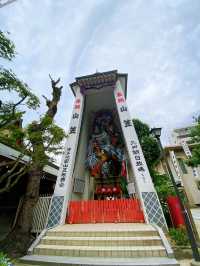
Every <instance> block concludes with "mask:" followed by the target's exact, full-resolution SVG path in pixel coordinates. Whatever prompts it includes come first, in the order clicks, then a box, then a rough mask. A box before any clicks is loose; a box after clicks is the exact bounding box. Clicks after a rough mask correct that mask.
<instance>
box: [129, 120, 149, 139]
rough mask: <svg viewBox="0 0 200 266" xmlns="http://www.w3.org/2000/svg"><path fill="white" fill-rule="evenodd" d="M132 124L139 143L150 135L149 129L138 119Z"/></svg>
mask: <svg viewBox="0 0 200 266" xmlns="http://www.w3.org/2000/svg"><path fill="white" fill-rule="evenodd" d="M133 124H134V127H135V130H136V132H137V136H138V139H139V141H140V142H141V141H142V139H143V138H144V137H145V136H147V137H148V136H149V135H150V129H149V126H148V125H147V124H145V123H143V122H142V121H140V120H139V119H133Z"/></svg>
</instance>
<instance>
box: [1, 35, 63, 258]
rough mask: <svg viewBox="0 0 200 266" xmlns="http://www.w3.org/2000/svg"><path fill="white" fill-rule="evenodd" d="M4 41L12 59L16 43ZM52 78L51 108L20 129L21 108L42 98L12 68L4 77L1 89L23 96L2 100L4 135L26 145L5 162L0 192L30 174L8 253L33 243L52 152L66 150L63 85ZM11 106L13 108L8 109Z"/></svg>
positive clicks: (5, 54)
mask: <svg viewBox="0 0 200 266" xmlns="http://www.w3.org/2000/svg"><path fill="white" fill-rule="evenodd" d="M1 34H2V33H1ZM1 36H3V35H1ZM3 37H5V36H3ZM3 40H5V45H2V46H0V47H1V48H0V49H1V50H0V54H2V55H3V57H4V58H5V59H9V60H11V58H12V57H13V56H14V55H13V54H14V52H13V49H14V46H13V45H12V43H11V42H9V40H8V39H6V38H4V39H3ZM4 46H6V47H7V48H6V47H4ZM50 79H51V87H52V98H51V99H47V98H46V97H45V96H44V98H45V101H46V106H47V111H46V112H45V113H44V114H43V115H42V116H41V117H40V119H38V120H37V121H32V122H30V123H29V124H28V125H27V127H25V128H23V129H21V128H20V129H19V128H17V127H15V126H14V125H15V121H16V119H17V120H19V119H21V118H22V116H23V113H24V111H21V110H20V109H19V107H21V104H22V102H23V103H25V104H26V106H27V107H30V108H32V109H35V108H36V107H37V106H38V104H39V100H38V99H37V97H35V96H34V95H33V94H32V93H31V92H30V91H29V88H28V86H27V85H26V84H24V83H22V82H21V81H20V80H18V79H17V78H16V76H15V75H14V74H13V73H12V72H11V71H7V70H2V74H1V76H0V89H2V90H6V91H7V92H10V93H11V92H13V91H15V92H17V94H18V96H19V97H21V100H20V101H17V102H16V103H13V102H10V103H2V102H1V113H0V114H1V116H0V122H1V123H2V124H1V128H0V133H1V135H0V136H1V139H5V140H6V141H7V142H13V143H15V141H16V139H17V138H19V136H20V139H21V142H22V145H20V146H18V147H17V149H18V151H19V152H20V154H19V156H18V158H17V159H16V160H15V161H12V162H2V164H4V165H6V164H7V166H8V168H7V170H6V171H4V173H2V175H1V176H0V184H1V185H2V187H1V189H0V192H1V193H3V192H6V191H9V189H10V188H12V187H13V186H14V185H15V184H16V183H17V182H18V180H19V178H20V177H21V176H23V175H24V174H25V173H27V175H28V179H27V187H26V192H25V195H24V200H23V204H22V207H21V210H20V212H19V215H18V220H17V222H16V225H15V228H14V229H13V230H12V232H10V233H9V234H8V236H7V238H6V239H5V240H3V242H2V243H1V245H0V246H1V248H2V249H3V250H5V251H6V252H8V253H10V251H11V252H12V253H14V254H16V253H18V254H22V253H24V252H25V251H26V250H27V248H28V247H29V246H30V241H31V226H32V215H33V208H34V206H35V205H36V203H37V201H38V197H39V188H40V179H41V177H42V174H43V168H44V166H45V165H47V164H48V163H49V162H51V161H53V158H52V155H57V154H59V153H60V152H61V150H62V145H61V142H62V140H63V138H64V137H65V133H64V131H63V129H62V128H60V127H59V126H58V125H56V124H55V122H54V118H55V115H56V113H57V106H58V103H59V101H60V97H61V92H62V86H59V82H60V79H58V80H57V81H55V80H53V79H52V78H51V76H50ZM8 106H10V107H11V108H8ZM11 129H12V132H11V133H10V134H7V135H6V137H5V132H10V130H11ZM24 155H28V156H29V161H28V162H26V163H24V164H21V161H22V159H23V156H24ZM50 155H51V156H50ZM1 166H2V165H1ZM19 166H20V167H19Z"/></svg>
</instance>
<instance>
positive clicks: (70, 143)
mask: <svg viewBox="0 0 200 266" xmlns="http://www.w3.org/2000/svg"><path fill="white" fill-rule="evenodd" d="M82 110H83V96H82V94H81V93H80V92H77V95H76V99H75V103H74V108H73V113H72V117H71V121H70V126H69V132H68V137H67V140H66V145H65V150H64V153H63V157H62V162H61V166H60V169H59V174H58V178H57V182H56V188H55V191H54V195H55V196H58V195H66V193H67V191H68V189H70V187H71V183H72V174H73V165H74V161H75V155H76V149H77V145H78V138H79V132H80V125H81V117H82Z"/></svg>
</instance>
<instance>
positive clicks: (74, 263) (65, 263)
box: [17, 255, 180, 266]
mask: <svg viewBox="0 0 200 266" xmlns="http://www.w3.org/2000/svg"><path fill="white" fill-rule="evenodd" d="M21 263H22V264H21ZM25 265H26V266H29V265H35V266H47V265H48V266H69V265H71V266H116V265H117V266H180V265H179V263H178V262H177V261H176V260H175V259H171V258H156V257H154V258H151V257H144V258H101V257H88V258H86V257H78V258H76V257H64V256H42V255H39V256H38V255H31V256H24V257H23V258H21V259H20V263H19V265H18V264H17V266H25Z"/></svg>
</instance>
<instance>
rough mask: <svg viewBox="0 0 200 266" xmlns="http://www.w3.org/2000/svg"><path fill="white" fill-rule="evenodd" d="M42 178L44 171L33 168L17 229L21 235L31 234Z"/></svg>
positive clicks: (30, 172)
mask: <svg viewBox="0 0 200 266" xmlns="http://www.w3.org/2000/svg"><path fill="white" fill-rule="evenodd" d="M41 176H42V169H40V168H38V167H37V166H33V167H32V168H31V170H30V171H29V177H28V182H27V188H26V193H25V197H24V200H23V204H22V208H21V212H20V214H19V218H18V221H17V224H16V229H15V230H17V231H20V232H21V233H25V234H26V233H30V232H31V226H32V218H33V208H34V207H35V205H36V203H37V201H38V198H39V189H40V179H41Z"/></svg>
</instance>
